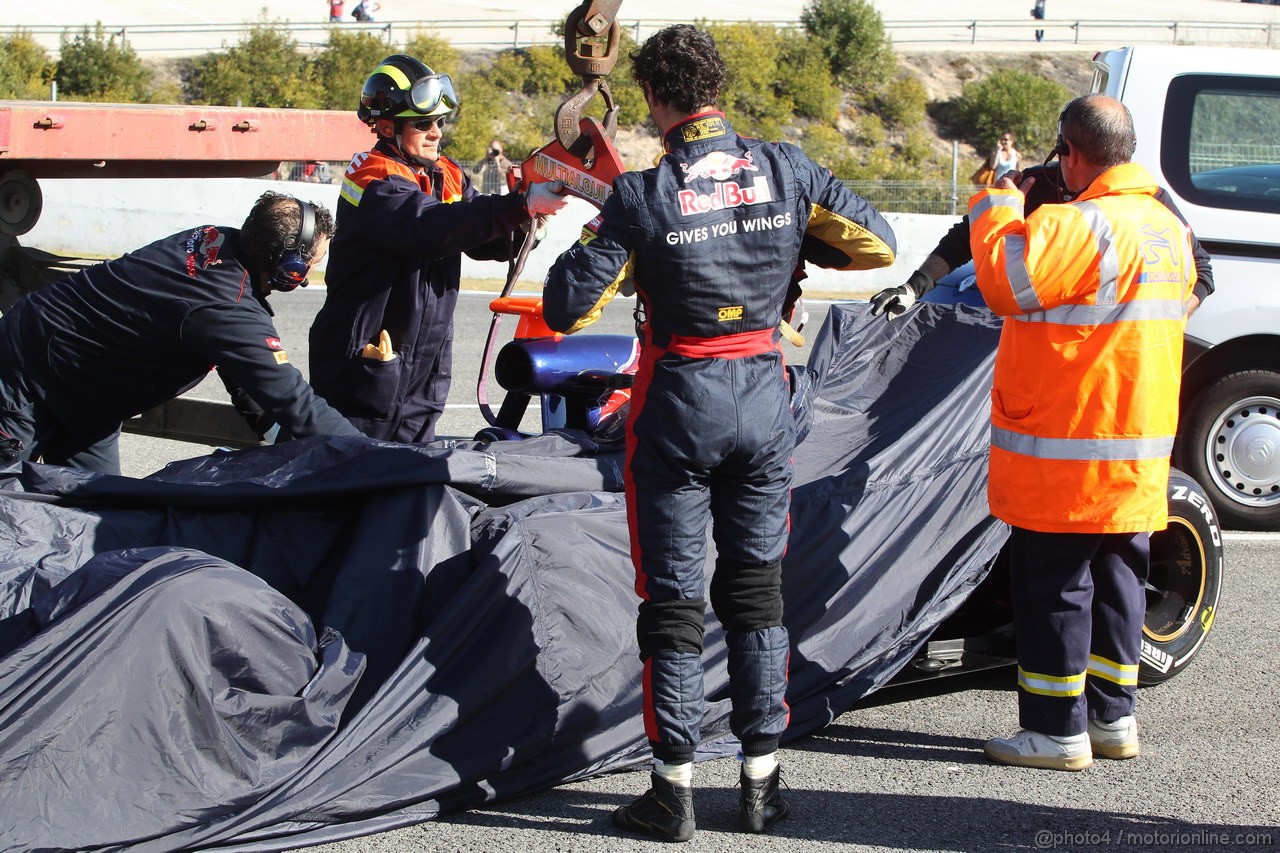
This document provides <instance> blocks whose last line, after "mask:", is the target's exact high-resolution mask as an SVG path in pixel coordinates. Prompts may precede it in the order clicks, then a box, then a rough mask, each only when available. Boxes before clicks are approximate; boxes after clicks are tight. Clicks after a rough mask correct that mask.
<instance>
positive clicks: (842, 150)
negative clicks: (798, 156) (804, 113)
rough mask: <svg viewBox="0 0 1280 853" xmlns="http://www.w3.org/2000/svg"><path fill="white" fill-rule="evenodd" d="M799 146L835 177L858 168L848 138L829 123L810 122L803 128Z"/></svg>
mask: <svg viewBox="0 0 1280 853" xmlns="http://www.w3.org/2000/svg"><path fill="white" fill-rule="evenodd" d="M800 148H801V149H802V150H803V151H804V153H805V154H807V155H808V156H809V157H810V159H812V160H813V161H814V162H815V163H819V164H821V165H823V166H826V167H827V168H828V169H830V170H831V174H833V175H835V176H836V177H837V178H847V177H849V176H850V175H852V174H853V173H855V172H856V171H857V170H858V168H859V163H858V157H857V155H856V153H855V152H854V148H853V146H852V145H850V144H849V140H848V139H846V138H845V136H844V134H842V133H841V132H840V131H838V130H836V129H835V128H834V127H832V126H831V125H829V124H811V125H809V126H808V127H807V128H805V130H804V134H803V135H802V136H801V139H800Z"/></svg>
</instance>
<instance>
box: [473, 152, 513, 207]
mask: <svg viewBox="0 0 1280 853" xmlns="http://www.w3.org/2000/svg"><path fill="white" fill-rule="evenodd" d="M510 166H511V161H510V160H508V159H507V156H506V155H505V154H504V153H502V143H501V142H499V141H498V140H496V139H495V140H493V141H492V142H490V143H489V150H488V151H487V152H486V153H485V155H484V159H483V160H481V161H480V162H479V163H477V164H476V166H475V168H474V169H472V170H471V174H473V175H480V192H482V193H485V194H487V195H502V194H503V193H505V192H506V191H507V169H508V168H510Z"/></svg>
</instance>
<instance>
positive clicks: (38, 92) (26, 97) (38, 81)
mask: <svg viewBox="0 0 1280 853" xmlns="http://www.w3.org/2000/svg"><path fill="white" fill-rule="evenodd" d="M53 72H54V64H53V61H52V60H50V59H49V53H48V52H47V51H46V50H45V49H44V48H43V47H41V46H40V45H39V44H38V43H37V42H36V40H35V39H33V38H32V37H31V36H30V35H28V34H27V33H25V32H22V31H21V30H19V31H18V32H16V33H14V34H13V35H9V36H4V37H0V98H3V99H8V100H18V101H43V100H48V98H49V81H50V80H52V79H53Z"/></svg>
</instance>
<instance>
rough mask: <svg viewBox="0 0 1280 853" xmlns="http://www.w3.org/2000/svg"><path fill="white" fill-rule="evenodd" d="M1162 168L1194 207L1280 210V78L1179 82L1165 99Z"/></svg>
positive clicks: (1202, 77) (1197, 77)
mask: <svg viewBox="0 0 1280 853" xmlns="http://www.w3.org/2000/svg"><path fill="white" fill-rule="evenodd" d="M1160 166H1161V169H1162V170H1163V171H1164V174H1165V178H1166V179H1167V180H1168V181H1169V184H1170V186H1171V187H1172V188H1173V189H1174V190H1176V191H1177V193H1178V194H1179V195H1181V196H1182V197H1183V198H1185V199H1187V200H1188V201H1190V202H1193V203H1195V204H1200V205H1205V206H1207V207H1220V208H1227V209H1233V210H1256V211H1266V212H1271V213H1280V80H1277V79H1271V78H1258V77H1234V76H1226V75H1210V74H1196V75H1187V76H1185V77H1179V78H1177V79H1175V80H1174V81H1173V82H1172V83H1170V84H1169V96H1168V98H1167V99H1166V100H1165V113H1164V134H1163V138H1162V141H1161V150H1160Z"/></svg>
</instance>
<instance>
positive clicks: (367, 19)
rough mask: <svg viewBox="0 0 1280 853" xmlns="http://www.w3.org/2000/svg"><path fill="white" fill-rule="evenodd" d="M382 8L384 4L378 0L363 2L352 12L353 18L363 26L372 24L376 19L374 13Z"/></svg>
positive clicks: (365, 0) (364, 0) (362, 0)
mask: <svg viewBox="0 0 1280 853" xmlns="http://www.w3.org/2000/svg"><path fill="white" fill-rule="evenodd" d="M381 8H382V4H381V3H379V2H378V0H361V2H359V3H357V4H356V7H355V8H354V9H352V10H351V17H353V18H355V19H356V20H357V21H359V22H360V23H362V24H369V23H372V22H373V21H374V20H375V19H374V17H373V13H374V12H377V11H378V10H380V9H381Z"/></svg>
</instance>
